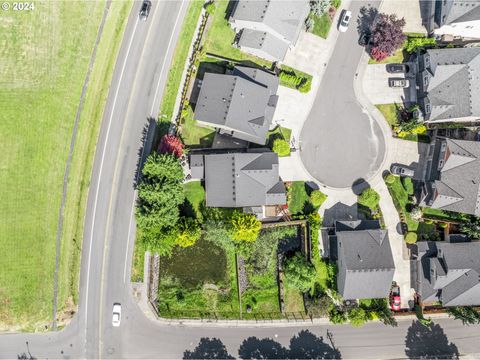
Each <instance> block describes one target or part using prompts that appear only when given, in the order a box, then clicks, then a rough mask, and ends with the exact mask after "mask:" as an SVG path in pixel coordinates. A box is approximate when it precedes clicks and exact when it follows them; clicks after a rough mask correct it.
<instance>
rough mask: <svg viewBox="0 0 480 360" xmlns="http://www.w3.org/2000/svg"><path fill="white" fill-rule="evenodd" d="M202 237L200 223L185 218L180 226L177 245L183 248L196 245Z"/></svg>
mask: <svg viewBox="0 0 480 360" xmlns="http://www.w3.org/2000/svg"><path fill="white" fill-rule="evenodd" d="M201 235H202V229H201V227H200V223H199V222H198V221H196V220H195V219H192V218H183V219H182V220H181V221H180V222H179V224H178V236H177V241H176V243H177V245H178V246H180V247H183V248H186V247H189V246H192V245H193V244H195V243H196V242H197V241H198V240H199V239H200V236H201Z"/></svg>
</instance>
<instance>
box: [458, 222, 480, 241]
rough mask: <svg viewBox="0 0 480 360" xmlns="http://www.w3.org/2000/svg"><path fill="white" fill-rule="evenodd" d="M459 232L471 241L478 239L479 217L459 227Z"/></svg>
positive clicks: (479, 232) (479, 234)
mask: <svg viewBox="0 0 480 360" xmlns="http://www.w3.org/2000/svg"><path fill="white" fill-rule="evenodd" d="M460 230H461V231H462V232H464V233H465V234H467V235H468V236H470V237H471V238H472V239H479V238H480V217H475V218H471V219H470V221H468V222H466V223H464V224H462V225H460Z"/></svg>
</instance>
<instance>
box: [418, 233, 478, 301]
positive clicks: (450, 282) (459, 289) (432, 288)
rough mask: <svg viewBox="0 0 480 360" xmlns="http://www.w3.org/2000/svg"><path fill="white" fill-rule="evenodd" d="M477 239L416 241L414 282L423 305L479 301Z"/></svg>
mask: <svg viewBox="0 0 480 360" xmlns="http://www.w3.org/2000/svg"><path fill="white" fill-rule="evenodd" d="M478 254H480V242H479V241H474V242H463V243H462V242H460V243H450V242H443V241H419V242H418V243H417V244H416V255H417V260H416V266H414V267H413V268H415V272H416V274H415V283H414V284H413V286H414V288H415V291H416V293H417V296H418V298H419V300H420V301H421V302H422V303H423V304H424V305H429V304H433V303H436V302H441V303H442V305H443V306H446V307H448V306H470V305H480V256H478Z"/></svg>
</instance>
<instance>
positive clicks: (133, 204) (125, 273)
mask: <svg viewBox="0 0 480 360" xmlns="http://www.w3.org/2000/svg"><path fill="white" fill-rule="evenodd" d="M135 198H136V196H135V192H134V193H133V201H132V209H131V210H130V223H129V224H128V233H127V234H128V238H127V251H126V253H125V266H124V267H123V283H124V284H125V279H126V277H127V264H128V249H129V247H130V238H131V235H130V234H131V233H132V224H133V216H134V208H135Z"/></svg>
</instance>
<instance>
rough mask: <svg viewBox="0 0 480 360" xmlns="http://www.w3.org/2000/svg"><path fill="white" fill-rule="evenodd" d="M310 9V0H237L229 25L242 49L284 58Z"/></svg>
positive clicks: (277, 59) (270, 56) (270, 58)
mask: <svg viewBox="0 0 480 360" xmlns="http://www.w3.org/2000/svg"><path fill="white" fill-rule="evenodd" d="M309 11H310V4H309V1H308V0H295V1H291V0H285V1H284V0H238V1H236V3H235V7H234V9H233V11H232V15H231V17H230V25H231V26H232V28H233V29H234V30H235V31H236V32H237V33H238V36H237V43H236V44H237V45H238V46H239V47H240V48H241V49H242V50H243V51H245V52H247V53H250V54H252V55H255V56H259V57H261V58H264V59H267V60H269V61H282V60H283V59H284V58H285V54H286V53H287V50H288V49H289V48H291V47H293V46H295V44H296V42H297V39H298V36H299V35H300V31H301V30H302V26H303V24H304V22H305V19H306V18H307V16H308V13H309Z"/></svg>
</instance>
